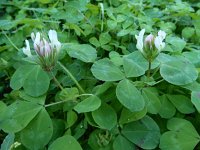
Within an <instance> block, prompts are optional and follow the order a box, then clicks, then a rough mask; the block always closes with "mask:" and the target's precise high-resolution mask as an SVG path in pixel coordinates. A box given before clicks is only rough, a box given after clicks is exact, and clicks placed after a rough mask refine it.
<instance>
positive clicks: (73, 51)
mask: <svg viewBox="0 0 200 150" xmlns="http://www.w3.org/2000/svg"><path fill="white" fill-rule="evenodd" d="M66 50H67V53H68V54H69V56H70V57H73V58H77V59H79V60H81V61H83V62H86V63H88V62H94V61H95V59H96V58H97V53H96V49H95V48H93V47H92V46H91V45H88V44H76V43H72V44H69V45H67V46H66Z"/></svg>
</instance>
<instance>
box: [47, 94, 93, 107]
mask: <svg viewBox="0 0 200 150" xmlns="http://www.w3.org/2000/svg"><path fill="white" fill-rule="evenodd" d="M92 95H93V94H81V95H77V96H75V97H74V98H78V97H81V96H92ZM67 101H69V100H65V101H59V102H55V103H51V104H47V105H44V107H50V106H54V105H58V104H62V103H65V102H67Z"/></svg>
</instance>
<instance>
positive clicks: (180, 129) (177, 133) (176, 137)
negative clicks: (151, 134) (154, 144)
mask: <svg viewBox="0 0 200 150" xmlns="http://www.w3.org/2000/svg"><path fill="white" fill-rule="evenodd" d="M167 128H168V129H169V130H171V131H167V132H165V133H164V134H162V136H161V138H160V145H159V147H160V148H161V149H162V150H172V149H173V150H189V149H194V147H195V146H196V145H197V143H198V142H199V141H200V136H199V134H198V133H197V131H196V130H195V128H194V127H193V125H192V124H191V123H190V122H189V121H187V120H185V119H181V118H172V119H170V120H169V121H168V123H167Z"/></svg>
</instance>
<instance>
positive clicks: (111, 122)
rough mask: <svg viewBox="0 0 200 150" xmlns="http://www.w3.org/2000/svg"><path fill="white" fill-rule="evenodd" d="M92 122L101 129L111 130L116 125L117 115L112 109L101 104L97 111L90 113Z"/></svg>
mask: <svg viewBox="0 0 200 150" xmlns="http://www.w3.org/2000/svg"><path fill="white" fill-rule="evenodd" d="M92 117H93V119H94V121H95V122H96V123H97V124H98V125H99V126H100V128H102V129H108V130H111V129H112V128H114V127H115V126H116V125H117V114H116V112H115V111H114V109H113V108H112V107H110V106H109V105H108V104H106V103H103V104H102V105H101V107H99V109H97V110H95V111H93V112H92Z"/></svg>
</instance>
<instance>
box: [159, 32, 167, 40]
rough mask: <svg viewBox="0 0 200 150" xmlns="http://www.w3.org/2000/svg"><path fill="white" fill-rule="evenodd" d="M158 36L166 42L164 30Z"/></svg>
mask: <svg viewBox="0 0 200 150" xmlns="http://www.w3.org/2000/svg"><path fill="white" fill-rule="evenodd" d="M158 36H159V37H161V39H162V40H164V39H165V37H166V33H165V31H162V30H160V31H158Z"/></svg>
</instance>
